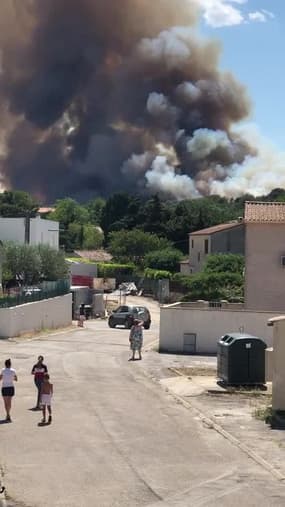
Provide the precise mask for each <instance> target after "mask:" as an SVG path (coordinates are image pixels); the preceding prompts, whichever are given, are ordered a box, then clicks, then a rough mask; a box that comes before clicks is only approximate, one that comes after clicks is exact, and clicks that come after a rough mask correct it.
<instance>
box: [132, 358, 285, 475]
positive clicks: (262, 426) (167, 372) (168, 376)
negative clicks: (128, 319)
mask: <svg viewBox="0 0 285 507" xmlns="http://www.w3.org/2000/svg"><path fill="white" fill-rule="evenodd" d="M141 367H142V368H143V369H144V371H145V373H146V374H147V375H148V376H151V377H152V378H153V380H156V381H157V382H159V383H160V385H161V387H162V388H163V389H165V390H166V391H168V392H170V393H171V394H172V395H173V396H174V397H175V398H176V399H177V401H178V402H180V403H183V405H184V406H185V407H186V408H188V409H190V410H191V411H194V412H195V414H196V416H197V418H199V419H200V420H201V422H202V424H203V425H205V426H207V427H208V428H209V427H210V428H211V429H213V430H215V431H217V432H218V433H220V434H221V435H223V436H224V438H226V439H227V440H230V441H231V442H232V443H233V444H234V445H235V446H237V447H239V448H240V449H241V450H242V451H243V452H245V453H246V454H247V455H248V456H249V457H250V458H251V459H253V460H254V461H256V462H257V463H259V464H260V465H261V466H262V467H263V468H265V469H266V470H267V471H268V472H270V473H271V474H272V475H273V476H274V477H275V478H276V479H277V480H279V481H285V432H284V431H282V430H272V429H271V427H270V426H269V425H267V424H266V423H265V421H264V420H262V419H259V418H257V413H258V414H259V416H261V417H262V416H263V414H264V411H265V409H266V407H268V406H269V405H270V404H271V384H268V385H267V390H266V391H256V390H254V391H246V390H240V391H236V390H233V392H230V390H226V389H224V388H223V387H221V386H219V385H218V384H217V379H216V358H215V357H206V356H205V357H201V356H177V355H167V354H166V355H164V354H158V353H157V352H156V351H154V350H148V351H147V352H145V354H144V358H143V361H142V363H141ZM181 371H182V372H184V373H186V375H183V374H182V375H181ZM189 371H190V372H191V374H190V375H187V372H189ZM196 372H197V373H198V375H196ZM204 372H205V373H206V374H203V373H204ZM199 373H202V374H199Z"/></svg>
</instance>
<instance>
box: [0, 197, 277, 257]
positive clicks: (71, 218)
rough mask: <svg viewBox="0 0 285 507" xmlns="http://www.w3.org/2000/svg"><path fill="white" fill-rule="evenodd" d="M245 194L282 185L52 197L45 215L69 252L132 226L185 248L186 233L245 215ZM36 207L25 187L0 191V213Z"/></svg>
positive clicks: (32, 211)
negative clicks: (190, 194)
mask: <svg viewBox="0 0 285 507" xmlns="http://www.w3.org/2000/svg"><path fill="white" fill-rule="evenodd" d="M247 200H251V201H252V200H263V201H285V190H283V189H275V190H273V191H272V192H270V193H269V194H268V195H266V196H260V197H258V198H255V197H253V196H252V195H250V194H246V195H243V196H242V197H239V198H237V199H226V198H224V197H220V196H216V195H214V196H209V197H204V198H200V199H186V200H182V201H179V202H177V201H173V200H162V199H161V198H160V197H159V195H154V196H151V197H149V198H146V197H143V196H138V195H130V194H127V193H117V194H114V195H112V196H110V197H109V198H108V199H103V198H101V197H95V198H94V199H91V200H89V201H87V202H85V203H78V202H77V201H76V200H75V199H72V198H69V197H68V198H64V199H59V200H57V201H56V202H55V203H51V207H53V208H54V211H53V212H51V213H49V214H48V215H46V218H49V219H52V220H57V221H59V223H60V246H61V247H62V248H63V249H64V250H65V251H67V252H70V251H73V250H76V249H86V250H89V249H96V248H100V247H102V246H104V247H107V248H108V246H109V245H110V243H111V242H112V240H113V239H114V235H113V233H115V232H121V231H131V230H135V231H142V232H144V233H150V234H155V235H157V236H158V237H159V238H164V239H165V240H167V241H168V242H169V243H171V244H172V246H174V247H175V249H178V250H180V251H181V252H182V253H184V254H186V253H188V234H189V233H191V232H194V231H197V230H199V229H203V228H206V227H210V226H212V225H217V224H220V223H223V222H228V221H230V220H235V219H237V218H238V217H240V216H243V210H244V203H245V201H247ZM39 207H40V203H39V202H38V201H37V200H36V199H35V198H34V197H32V196H31V195H29V194H28V193H26V192H22V191H5V192H3V193H2V194H0V216H3V217H19V216H30V217H33V216H35V215H36V213H37V211H38V209H39Z"/></svg>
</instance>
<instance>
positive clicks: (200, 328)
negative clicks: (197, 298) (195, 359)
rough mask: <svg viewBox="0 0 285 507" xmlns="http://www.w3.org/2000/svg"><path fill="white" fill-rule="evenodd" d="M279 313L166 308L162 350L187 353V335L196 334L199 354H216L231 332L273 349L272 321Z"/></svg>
mask: <svg viewBox="0 0 285 507" xmlns="http://www.w3.org/2000/svg"><path fill="white" fill-rule="evenodd" d="M277 315H278V312H275V313H272V312H254V311H247V310H242V309H241V310H232V309H228V310H225V309H216V308H214V309H210V308H190V307H187V305H185V306H184V304H180V303H175V304H174V305H165V306H162V307H161V309H160V332H159V350H160V351H161V352H173V353H175V352H177V353H183V352H186V351H185V349H184V333H194V334H196V353H197V354H215V353H216V352H217V341H218V340H219V338H221V336H223V335H224V334H226V333H231V332H236V333H238V332H240V331H242V332H245V333H248V334H251V335H253V336H258V337H259V338H262V339H263V340H264V341H265V342H266V344H267V346H268V347H271V346H272V338H273V336H272V330H273V328H272V327H268V326H267V322H268V319H270V318H272V317H276V316H277Z"/></svg>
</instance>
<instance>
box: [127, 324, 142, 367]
mask: <svg viewBox="0 0 285 507" xmlns="http://www.w3.org/2000/svg"><path fill="white" fill-rule="evenodd" d="M143 324H144V323H143V322H142V321H140V320H138V319H135V320H134V323H133V325H132V327H131V330H130V337H129V342H130V349H131V351H132V357H131V358H130V359H129V361H134V360H135V355H136V350H137V351H138V353H139V360H141V358H142V346H143V329H142V328H143Z"/></svg>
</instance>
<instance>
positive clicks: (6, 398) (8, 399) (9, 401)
mask: <svg viewBox="0 0 285 507" xmlns="http://www.w3.org/2000/svg"><path fill="white" fill-rule="evenodd" d="M3 400H4V406H5V410H6V421H11V417H10V411H11V405H12V397H11V396H3Z"/></svg>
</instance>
